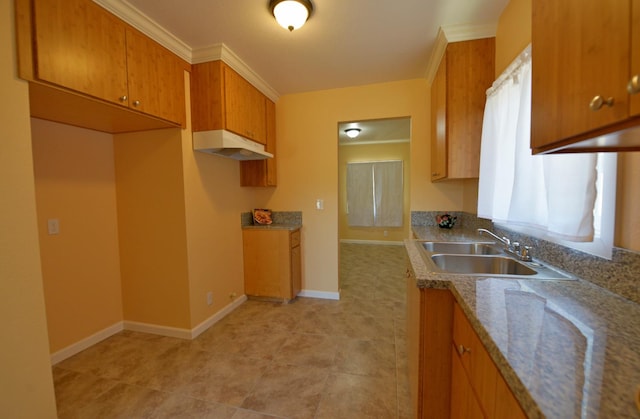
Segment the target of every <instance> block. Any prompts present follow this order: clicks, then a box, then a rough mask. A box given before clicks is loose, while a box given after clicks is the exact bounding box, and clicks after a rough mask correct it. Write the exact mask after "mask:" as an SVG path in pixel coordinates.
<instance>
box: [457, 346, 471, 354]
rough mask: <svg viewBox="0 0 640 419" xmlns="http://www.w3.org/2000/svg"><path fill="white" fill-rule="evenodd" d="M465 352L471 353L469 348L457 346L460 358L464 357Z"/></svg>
mask: <svg viewBox="0 0 640 419" xmlns="http://www.w3.org/2000/svg"><path fill="white" fill-rule="evenodd" d="M467 352H471V348H467V347H466V346H463V345H458V354H460V356H462V355H464V354H465V353H467Z"/></svg>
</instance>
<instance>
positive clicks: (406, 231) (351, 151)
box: [338, 142, 411, 242]
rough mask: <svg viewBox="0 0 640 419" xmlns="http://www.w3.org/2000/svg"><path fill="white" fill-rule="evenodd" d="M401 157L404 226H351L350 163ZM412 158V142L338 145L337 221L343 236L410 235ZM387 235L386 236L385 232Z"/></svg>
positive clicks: (393, 237) (396, 238)
mask: <svg viewBox="0 0 640 419" xmlns="http://www.w3.org/2000/svg"><path fill="white" fill-rule="evenodd" d="M384 160H402V162H403V171H404V173H403V178H404V182H403V186H404V202H403V209H404V213H403V217H402V227H350V226H349V223H348V219H347V211H346V210H347V163H351V162H363V161H384ZM410 162H411V154H410V147H409V142H404V143H387V144H385V143H381V144H363V145H344V146H340V147H339V152H338V171H339V178H338V182H339V187H338V189H339V196H338V212H339V216H338V225H339V227H340V230H339V238H340V240H376V241H378V240H379V241H396V242H397V241H402V240H404V239H405V238H407V237H409V235H410V231H411V211H410V205H411V203H410V196H409V189H410V173H411V172H410V170H411V168H410ZM385 231H386V232H387V236H386V237H385V236H384V232H385Z"/></svg>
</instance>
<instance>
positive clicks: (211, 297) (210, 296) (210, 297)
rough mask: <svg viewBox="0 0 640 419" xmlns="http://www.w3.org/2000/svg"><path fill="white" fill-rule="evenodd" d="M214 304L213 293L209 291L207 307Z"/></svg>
mask: <svg viewBox="0 0 640 419" xmlns="http://www.w3.org/2000/svg"><path fill="white" fill-rule="evenodd" d="M212 304H213V292H211V291H209V292H208V293H207V305H208V306H210V305H212Z"/></svg>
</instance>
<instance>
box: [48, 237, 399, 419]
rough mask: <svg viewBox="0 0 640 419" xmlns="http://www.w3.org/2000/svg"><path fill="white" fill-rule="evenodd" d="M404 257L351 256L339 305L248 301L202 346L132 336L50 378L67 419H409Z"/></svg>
mask: <svg viewBox="0 0 640 419" xmlns="http://www.w3.org/2000/svg"><path fill="white" fill-rule="evenodd" d="M405 268H406V262H405V251H404V247H403V246H381V245H362V244H342V245H341V246H340V283H341V288H342V292H341V300H340V301H329V300H319V299H311V298H298V299H297V300H296V301H295V302H293V303H291V304H288V305H282V304H274V303H268V302H259V301H252V300H250V301H247V302H246V303H244V304H243V305H242V306H240V307H239V308H238V309H237V310H235V311H234V312H233V313H231V314H230V315H228V316H227V317H225V318H224V319H223V320H221V321H220V322H218V323H217V324H215V325H214V326H213V327H211V328H210V329H209V330H207V331H206V332H204V333H203V334H202V335H200V336H199V337H198V338H197V339H195V340H193V341H186V340H181V339H174V338H168V337H162V336H156V335H148V334H143V333H137V332H130V331H123V332H121V333H118V334H117V335H115V336H112V337H111V338H109V339H107V340H105V341H103V342H101V343H99V344H97V345H95V346H93V347H91V348H89V349H87V350H85V351H83V352H81V353H79V354H77V355H75V356H73V357H71V358H69V359H67V360H65V361H62V362H60V363H59V364H57V365H56V366H54V367H53V373H54V381H55V389H56V399H57V403H58V415H59V417H60V418H233V419H258V418H273V417H276V418H317V419H321V418H331V419H334V418H348V419H351V418H354V419H356V418H385V419H386V418H390V419H393V418H402V419H405V418H410V417H411V415H410V411H409V408H410V403H409V395H408V381H407V371H406V368H407V362H406V358H407V357H406V341H405V313H406V307H405V277H404V272H405Z"/></svg>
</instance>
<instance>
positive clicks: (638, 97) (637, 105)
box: [629, 1, 640, 116]
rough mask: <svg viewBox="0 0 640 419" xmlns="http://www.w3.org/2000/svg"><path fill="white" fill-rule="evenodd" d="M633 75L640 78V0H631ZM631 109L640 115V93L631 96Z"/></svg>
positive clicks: (633, 113)
mask: <svg viewBox="0 0 640 419" xmlns="http://www.w3.org/2000/svg"><path fill="white" fill-rule="evenodd" d="M631 77H638V78H640V2H638V1H632V2H631ZM629 111H630V113H631V115H632V116H638V115H640V93H635V94H633V95H632V96H631V106H630V108H629Z"/></svg>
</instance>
